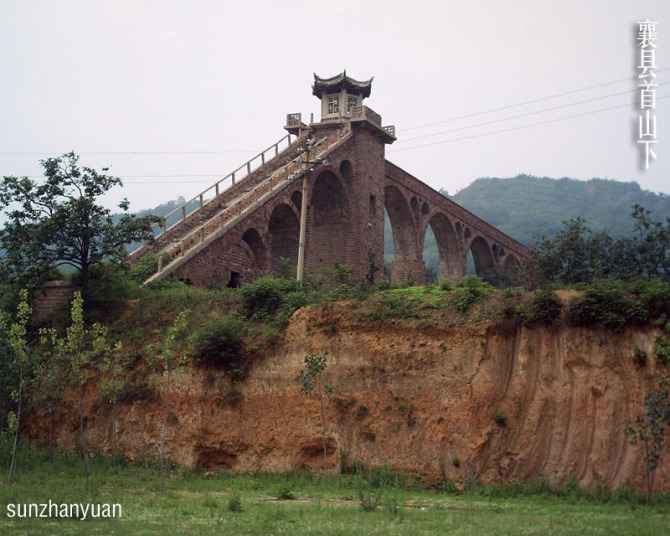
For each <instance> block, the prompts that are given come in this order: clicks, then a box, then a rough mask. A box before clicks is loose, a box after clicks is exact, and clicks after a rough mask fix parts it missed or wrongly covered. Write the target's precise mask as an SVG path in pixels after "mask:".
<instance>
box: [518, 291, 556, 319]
mask: <svg viewBox="0 0 670 536" xmlns="http://www.w3.org/2000/svg"><path fill="white" fill-rule="evenodd" d="M562 307H563V305H562V304H561V300H559V299H558V296H556V293H555V292H553V291H551V290H548V289H544V290H540V291H538V292H535V293H534V294H533V298H532V300H531V301H530V303H529V304H528V305H527V307H526V308H525V310H524V313H523V323H524V324H525V325H526V326H529V327H532V326H549V325H551V324H553V323H554V322H556V321H557V320H558V319H559V318H560V317H561V309H562Z"/></svg>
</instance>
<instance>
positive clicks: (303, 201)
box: [296, 135, 312, 285]
mask: <svg viewBox="0 0 670 536" xmlns="http://www.w3.org/2000/svg"><path fill="white" fill-rule="evenodd" d="M311 148H312V137H311V135H310V136H309V137H308V138H307V140H305V152H304V155H305V156H304V162H306V163H307V165H308V166H309V165H310V162H309V153H310V149H311ZM311 172H312V168H311V167H308V168H307V171H305V174H304V175H303V177H302V196H301V198H300V236H299V238H298V269H297V274H296V279H297V280H298V283H300V284H301V285H302V281H303V279H304V277H305V235H306V234H307V199H308V196H309V175H310V173H311Z"/></svg>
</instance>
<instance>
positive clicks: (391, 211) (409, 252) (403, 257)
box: [384, 185, 423, 281]
mask: <svg viewBox="0 0 670 536" xmlns="http://www.w3.org/2000/svg"><path fill="white" fill-rule="evenodd" d="M384 206H385V208H386V212H387V214H388V216H389V220H390V223H391V233H392V235H393V247H394V259H393V265H392V266H391V280H392V281H402V280H407V279H416V278H417V277H420V278H422V275H423V267H422V268H421V270H420V271H418V270H417V266H418V265H419V264H421V265H423V261H422V260H421V259H420V258H419V257H418V255H417V253H418V240H417V233H416V225H415V221H414V216H413V215H412V210H411V208H410V204H409V203H408V202H407V199H406V198H405V196H404V195H403V194H402V193H401V191H400V190H399V189H398V188H397V187H395V186H392V185H390V186H386V188H384Z"/></svg>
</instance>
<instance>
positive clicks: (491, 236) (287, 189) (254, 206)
mask: <svg viewBox="0 0 670 536" xmlns="http://www.w3.org/2000/svg"><path fill="white" fill-rule="evenodd" d="M371 82H372V81H371V80H369V81H367V82H359V81H356V80H353V79H351V78H349V77H348V76H347V75H346V72H345V73H342V74H340V75H337V76H336V77H333V78H330V79H322V78H319V77H316V75H315V82H314V86H313V93H314V95H316V96H317V97H318V98H320V99H321V110H322V117H321V121H320V122H313V121H312V122H310V124H309V125H306V124H304V123H303V122H302V120H301V118H300V114H289V116H288V118H287V125H286V127H285V128H286V129H287V130H288V131H289V133H291V134H294V135H295V136H296V141H295V143H293V144H292V145H290V147H289V148H288V149H286V151H284V152H283V153H282V154H280V155H279V156H278V157H277V158H273V159H270V160H269V161H265V160H264V161H263V166H262V167H260V168H259V169H257V170H256V171H255V172H254V173H253V174H252V175H251V176H250V178H248V179H245V180H243V181H241V182H239V183H237V184H236V185H235V187H234V190H233V191H231V190H228V191H226V192H223V193H221V194H220V196H219V197H218V198H216V199H214V202H213V203H210V204H207V205H205V206H204V207H203V208H201V209H200V210H198V211H195V212H194V213H193V214H192V215H191V216H189V218H188V219H187V220H185V221H184V222H182V223H181V224H179V225H175V226H174V227H173V228H172V229H170V230H169V231H168V232H167V233H166V234H165V235H163V236H160V237H159V239H158V240H157V241H156V242H155V243H154V244H151V245H146V246H144V247H143V248H142V250H141V251H139V252H138V253H137V254H136V255H134V257H135V258H140V257H141V256H142V255H144V254H146V253H147V252H152V253H157V254H158V255H159V256H160V255H168V261H169V264H167V269H164V268H163V266H164V265H163V263H162V262H161V263H159V268H158V270H159V271H158V272H157V273H156V274H155V276H154V278H155V277H163V276H165V275H168V274H171V275H173V276H176V277H178V278H180V279H182V280H186V281H188V282H191V283H193V284H195V285H199V286H238V285H239V284H241V283H243V282H247V281H250V280H252V279H254V278H255V277H258V275H260V274H263V273H267V272H270V271H277V270H278V269H279V267H280V266H282V265H283V264H284V263H288V264H290V265H295V264H296V262H297V258H298V237H299V228H300V224H299V222H300V211H301V206H302V202H303V200H302V195H303V194H302V180H299V179H298V177H304V175H305V174H307V176H308V185H309V187H308V196H309V197H308V202H307V218H306V221H307V224H306V236H305V272H306V273H307V274H309V273H314V272H317V271H319V270H321V269H323V268H327V267H332V266H333V265H334V264H336V263H339V264H341V265H346V266H348V267H349V268H350V269H351V270H352V272H353V275H354V276H355V277H356V278H361V279H362V278H368V279H371V278H372V277H375V278H377V279H379V278H380V277H381V274H382V270H381V268H382V266H383V264H384V211H385V210H386V212H387V213H388V215H389V219H390V221H391V227H392V231H393V241H394V245H395V258H394V261H393V265H392V269H391V279H392V280H393V281H405V280H411V281H414V282H417V283H421V282H423V281H424V278H425V266H424V261H423V246H424V237H425V234H426V230H427V228H428V227H430V228H431V229H432V231H433V233H434V234H435V237H436V239H437V243H438V250H439V255H440V274H439V276H440V277H446V278H450V279H458V278H460V277H462V276H463V275H464V274H465V271H466V258H467V254H468V252H471V253H472V257H473V259H474V263H475V268H476V270H477V273H478V274H479V275H480V276H483V277H485V278H488V279H493V278H496V277H499V276H501V275H502V274H512V273H513V272H516V271H518V268H519V266H521V265H522V264H523V263H524V262H525V261H526V260H527V259H528V255H529V252H528V250H527V248H526V247H525V246H524V245H522V244H520V243H519V242H517V241H515V240H514V239H512V238H511V237H509V236H508V235H506V234H505V233H503V232H501V231H500V230H499V229H497V228H495V227H494V226H492V225H490V224H488V223H487V222H485V221H484V220H482V219H481V218H479V217H477V216H476V215H474V214H472V213H471V212H469V211H468V210H466V209H464V208H463V207H461V206H460V205H458V204H457V203H455V202H453V201H452V200H450V199H448V198H447V197H445V196H444V195H442V194H440V193H439V192H437V191H436V190H434V189H433V188H431V187H430V186H428V185H427V184H426V183H424V182H423V181H421V180H420V179H418V178H416V177H414V176H413V175H411V174H410V173H408V172H407V171H405V170H403V169H401V168H400V167H398V166H397V165H395V164H393V163H392V162H390V161H388V160H386V158H385V146H386V145H387V144H390V143H393V142H394V141H395V128H394V127H392V126H382V123H381V117H380V116H379V114H377V113H375V112H374V111H372V110H370V109H369V108H367V107H366V106H363V105H362V100H363V99H364V98H365V97H367V96H369V94H370V88H371ZM308 137H309V139H314V140H319V143H321V142H323V146H324V147H325V149H324V150H322V151H321V157H320V158H318V159H315V162H314V165H308V166H306V165H303V164H304V160H301V158H302V156H301V155H303V154H305V150H304V143H305V140H306V139H307V138H308ZM292 159H293V160H292ZM308 164H311V162H308ZM300 165H302V168H299V166H300ZM288 166H293V168H290V169H298V171H300V170H302V171H301V172H300V173H298V172H295V173H292V174H290V173H289V171H287V170H288V169H289V167H288ZM284 169H286V170H285V171H282V170H284ZM281 173H284V175H282V177H283V181H284V182H281V181H279V182H276V177H277V176H278V174H281ZM294 176H295V177H294ZM287 177H288V178H287ZM273 181H275V182H274V183H273ZM268 185H269V186H268ZM239 200H242V201H239ZM238 201H239V202H238ZM236 202H237V206H236ZM221 207H224V208H223V209H222V210H219V209H220V208H221ZM216 210H219V212H216ZM226 211H228V212H229V213H230V215H227V212H226ZM215 212H216V216H213V214H214V213H215ZM193 222H199V223H200V225H201V227H199V228H198V229H200V231H198V230H197V229H196V230H195V231H194V228H195V227H194V223H193ZM201 222H205V223H201ZM199 233H200V234H199ZM194 237H195V238H194ZM198 237H199V238H198ZM165 252H168V253H165ZM161 260H162V257H161ZM374 268H376V270H375V269H374ZM162 270H164V271H162Z"/></svg>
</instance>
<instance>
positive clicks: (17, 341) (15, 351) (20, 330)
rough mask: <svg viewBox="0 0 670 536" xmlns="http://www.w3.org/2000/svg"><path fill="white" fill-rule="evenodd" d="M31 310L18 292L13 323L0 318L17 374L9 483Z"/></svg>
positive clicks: (26, 365)
mask: <svg viewBox="0 0 670 536" xmlns="http://www.w3.org/2000/svg"><path fill="white" fill-rule="evenodd" d="M31 312H32V311H31V308H30V304H29V303H28V292H27V291H26V290H22V291H21V292H20V302H19V306H18V309H17V312H16V318H15V319H14V321H13V322H8V321H7V319H6V318H5V317H4V316H3V317H2V318H0V324H2V329H0V331H7V335H8V340H9V348H10V350H11V359H12V368H13V369H14V370H15V371H16V373H17V378H16V379H17V385H16V388H15V389H14V390H13V391H12V399H13V401H14V403H15V406H16V412H14V411H10V412H9V414H8V421H9V422H8V425H9V431H10V432H11V433H13V434H14V441H13V444H12V454H11V458H10V463H9V476H8V480H9V482H10V483H11V482H13V481H14V476H15V474H16V453H17V449H18V444H19V435H20V433H21V417H22V413H23V398H24V389H25V385H26V382H27V381H28V377H29V367H30V354H29V352H28V324H29V323H30V317H31Z"/></svg>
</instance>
